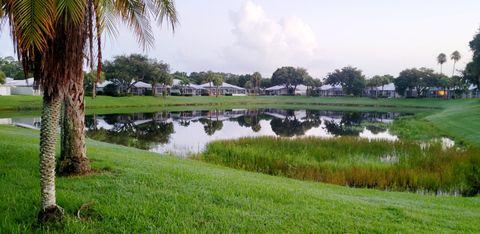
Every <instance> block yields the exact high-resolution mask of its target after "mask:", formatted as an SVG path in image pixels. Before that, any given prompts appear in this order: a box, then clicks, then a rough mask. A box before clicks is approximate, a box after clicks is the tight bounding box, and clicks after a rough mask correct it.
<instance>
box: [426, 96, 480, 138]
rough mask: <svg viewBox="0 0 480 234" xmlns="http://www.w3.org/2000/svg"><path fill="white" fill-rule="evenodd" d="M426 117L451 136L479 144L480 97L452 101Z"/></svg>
mask: <svg viewBox="0 0 480 234" xmlns="http://www.w3.org/2000/svg"><path fill="white" fill-rule="evenodd" d="M426 119H427V120H428V121H430V122H432V123H433V124H434V125H435V126H436V127H438V128H439V129H440V130H442V131H444V132H447V133H449V135H451V136H452V137H454V138H456V139H459V140H463V141H466V142H469V143H473V144H474V145H477V146H480V99H473V100H468V101H464V102H460V103H452V104H450V105H448V108H445V109H444V110H442V111H440V112H437V113H434V114H432V115H429V116H427V117H426Z"/></svg>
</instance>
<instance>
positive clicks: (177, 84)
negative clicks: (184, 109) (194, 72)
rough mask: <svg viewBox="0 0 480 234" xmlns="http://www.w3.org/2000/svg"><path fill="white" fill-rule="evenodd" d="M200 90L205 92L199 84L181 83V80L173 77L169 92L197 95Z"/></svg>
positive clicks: (199, 93)
mask: <svg viewBox="0 0 480 234" xmlns="http://www.w3.org/2000/svg"><path fill="white" fill-rule="evenodd" d="M202 92H207V91H206V89H204V88H203V87H202V86H201V85H196V84H182V80H179V79H173V84H172V88H171V89H170V94H171V95H173V94H176V95H183V96H199V95H202Z"/></svg>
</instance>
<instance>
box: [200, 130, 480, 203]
mask: <svg viewBox="0 0 480 234" xmlns="http://www.w3.org/2000/svg"><path fill="white" fill-rule="evenodd" d="M198 157H199V158H200V159H201V160H203V161H206V162H211V163H215V164H219V165H224V166H228V167H233V168H239V169H244V170H248V171H256V172H261V173H266V174H270V175H278V176H286V177H290V178H296V179H302V180H314V181H321V182H326V183H332V184H338V185H345V186H351V187H365V188H377V189H382V190H394V191H412V192H426V193H434V194H445V193H447V194H462V195H466V196H471V195H476V194H479V193H480V150H479V149H477V148H455V147H453V148H450V149H444V148H443V147H442V145H441V143H440V142H430V143H428V144H427V147H421V144H420V143H419V142H416V141H395V142H391V141H383V140H373V141H369V140H367V139H360V138H355V137H338V138H333V139H323V138H313V137H306V138H294V139H287V138H280V137H258V138H242V139H238V140H223V141H216V142H212V143H210V144H208V146H207V148H206V150H205V151H204V152H203V153H202V154H201V155H200V156H198Z"/></svg>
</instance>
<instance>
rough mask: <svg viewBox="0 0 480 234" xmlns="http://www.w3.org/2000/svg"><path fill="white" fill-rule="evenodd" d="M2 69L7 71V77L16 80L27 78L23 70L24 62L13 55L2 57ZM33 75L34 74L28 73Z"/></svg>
mask: <svg viewBox="0 0 480 234" xmlns="http://www.w3.org/2000/svg"><path fill="white" fill-rule="evenodd" d="M0 71H3V72H4V73H5V76H6V77H10V78H13V79H15V80H22V79H25V73H24V72H23V68H22V64H20V62H18V61H17V60H15V59H14V58H13V57H12V56H7V57H4V58H2V57H0ZM27 76H28V77H31V76H32V74H31V73H30V74H27Z"/></svg>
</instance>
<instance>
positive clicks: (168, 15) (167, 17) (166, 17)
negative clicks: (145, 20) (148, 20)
mask: <svg viewBox="0 0 480 234" xmlns="http://www.w3.org/2000/svg"><path fill="white" fill-rule="evenodd" d="M148 1H152V2H153V4H152V6H153V8H152V9H151V11H152V14H153V16H154V17H155V19H156V20H158V22H159V24H160V25H162V24H163V22H164V21H167V23H168V24H169V25H170V26H171V27H172V30H173V31H175V26H176V25H177V24H178V15H177V10H176V8H175V2H174V1H173V0H148ZM148 5H150V4H148Z"/></svg>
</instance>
